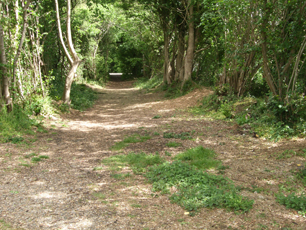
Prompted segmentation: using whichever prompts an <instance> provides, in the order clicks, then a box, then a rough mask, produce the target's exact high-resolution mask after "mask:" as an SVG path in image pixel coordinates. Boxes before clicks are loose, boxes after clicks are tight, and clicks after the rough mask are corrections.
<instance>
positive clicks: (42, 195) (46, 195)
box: [32, 192, 67, 199]
mask: <svg viewBox="0 0 306 230" xmlns="http://www.w3.org/2000/svg"><path fill="white" fill-rule="evenodd" d="M65 197H67V194H65V193H62V192H42V193H39V194H38V195H34V196H32V198H34V199H50V198H58V199H60V198H65Z"/></svg>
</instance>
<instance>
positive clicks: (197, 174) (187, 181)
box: [145, 161, 253, 215]
mask: <svg viewBox="0 0 306 230" xmlns="http://www.w3.org/2000/svg"><path fill="white" fill-rule="evenodd" d="M145 176H146V177H147V178H148V180H149V181H150V182H151V183H153V192H161V193H162V194H167V193H171V192H170V188H171V187H173V186H175V187H176V188H177V190H178V191H177V192H176V193H173V194H171V196H170V200H171V201H172V202H174V203H177V204H179V205H180V206H182V207H183V208H185V209H186V210H188V211H190V214H191V215H193V214H194V212H195V211H197V210H198V209H199V208H201V207H208V208H213V207H218V208H227V209H230V210H233V211H241V212H247V211H249V210H250V209H251V208H252V206H253V200H250V199H248V198H246V197H243V196H241V195H240V194H239V190H238V189H237V188H236V187H235V186H234V184H233V182H232V181H230V180H229V179H228V178H224V177H223V176H219V175H210V174H208V173H205V172H202V171H200V170H198V169H196V167H194V166H191V165H190V164H188V163H185V162H181V161H174V162H172V163H169V162H166V163H164V164H161V165H156V166H153V167H150V168H149V170H148V172H147V173H146V174H145Z"/></svg>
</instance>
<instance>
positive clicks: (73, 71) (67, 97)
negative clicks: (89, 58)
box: [55, 0, 81, 104]
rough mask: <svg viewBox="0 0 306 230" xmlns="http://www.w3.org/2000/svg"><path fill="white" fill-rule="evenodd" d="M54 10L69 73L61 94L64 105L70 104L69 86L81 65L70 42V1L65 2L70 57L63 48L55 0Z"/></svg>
mask: <svg viewBox="0 0 306 230" xmlns="http://www.w3.org/2000/svg"><path fill="white" fill-rule="evenodd" d="M55 8H56V19H57V27H58V34H59V37H60V41H61V44H62V46H63V49H64V51H65V54H66V57H67V58H68V60H69V62H70V71H69V73H68V76H67V77H66V82H65V88H64V93H63V98H62V99H63V103H64V104H70V91H71V85H72V82H73V80H74V76H75V74H76V71H77V68H78V66H79V64H80V63H81V60H80V59H79V57H78V55H77V53H76V51H75V49H74V47H73V42H72V36H71V0H68V1H67V24H66V25H67V42H68V48H69V51H70V53H71V55H72V57H71V56H70V53H69V52H68V49H67V48H66V46H65V43H64V39H63V33H62V29H61V22H60V16H59V8H58V0H55Z"/></svg>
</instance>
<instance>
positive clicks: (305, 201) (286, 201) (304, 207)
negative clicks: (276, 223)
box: [276, 193, 306, 215]
mask: <svg viewBox="0 0 306 230" xmlns="http://www.w3.org/2000/svg"><path fill="white" fill-rule="evenodd" d="M276 200H277V202H279V203H280V204H282V205H285V206H286V207H287V208H292V209H295V210H297V211H301V212H302V214H303V215H305V214H306V196H305V195H304V194H302V195H300V196H298V195H296V194H295V193H291V194H289V195H287V196H285V195H284V194H283V193H279V194H278V195H277V196H276Z"/></svg>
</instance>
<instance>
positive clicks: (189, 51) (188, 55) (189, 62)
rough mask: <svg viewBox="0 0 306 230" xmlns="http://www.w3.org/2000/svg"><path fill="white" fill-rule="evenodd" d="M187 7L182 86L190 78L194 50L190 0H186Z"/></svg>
mask: <svg viewBox="0 0 306 230" xmlns="http://www.w3.org/2000/svg"><path fill="white" fill-rule="evenodd" d="M188 7H189V9H188V13H187V15H188V20H189V21H188V48H187V52H186V56H185V69H184V80H183V82H182V87H183V86H184V84H185V82H186V81H188V80H190V79H191V74H192V68H193V59H194V50H195V47H194V46H195V36H194V20H193V4H192V2H191V0H189V1H188Z"/></svg>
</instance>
